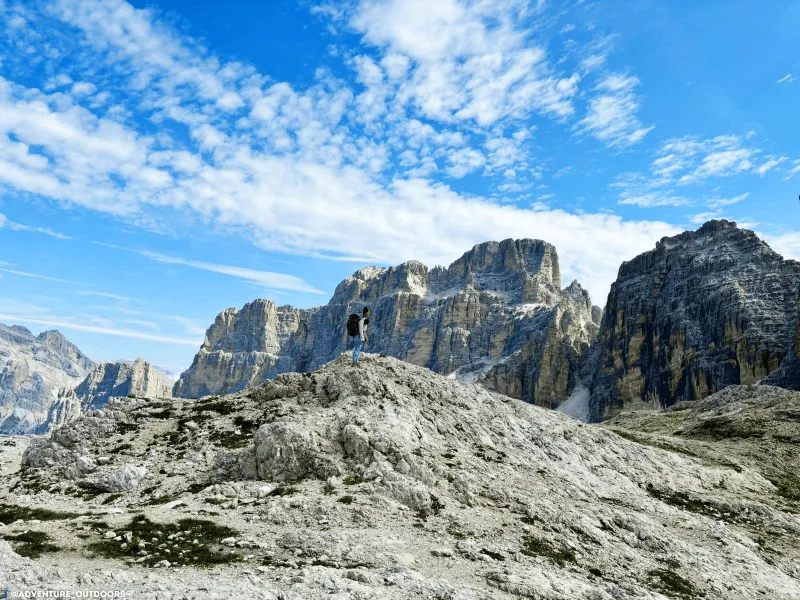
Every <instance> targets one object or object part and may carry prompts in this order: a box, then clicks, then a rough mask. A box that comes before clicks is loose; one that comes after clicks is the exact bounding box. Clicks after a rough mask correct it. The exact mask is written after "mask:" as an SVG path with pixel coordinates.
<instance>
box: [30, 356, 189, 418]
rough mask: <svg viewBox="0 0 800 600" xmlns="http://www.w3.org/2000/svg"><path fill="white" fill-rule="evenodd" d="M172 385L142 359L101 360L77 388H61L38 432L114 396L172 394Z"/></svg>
mask: <svg viewBox="0 0 800 600" xmlns="http://www.w3.org/2000/svg"><path fill="white" fill-rule="evenodd" d="M172 387H173V382H172V381H171V380H170V379H169V378H168V377H167V376H166V375H164V374H163V373H162V372H161V371H159V370H158V369H156V368H155V367H153V366H152V365H151V364H150V363H148V362H146V361H144V360H142V359H141V358H137V359H136V360H135V361H134V362H132V363H121V362H116V363H102V364H100V365H98V366H97V367H95V369H94V370H92V371H91V372H90V373H89V374H88V375H87V376H86V378H85V379H84V380H83V381H82V382H81V383H80V384H79V385H78V386H77V387H75V388H71V389H62V390H60V392H59V395H58V398H57V399H56V400H55V401H54V402H53V404H52V406H51V407H50V410H49V411H48V414H47V418H46V419H45V421H44V422H43V423H42V424H40V425H39V426H38V427H37V429H36V433H45V432H47V431H50V430H52V429H53V428H55V427H58V426H59V425H63V424H64V423H66V422H68V421H72V420H73V419H75V418H77V417H78V416H80V415H81V414H82V413H84V412H87V411H90V410H97V409H99V408H102V407H103V406H105V405H106V403H107V402H108V401H109V400H110V399H111V398H114V397H122V398H124V397H126V396H128V395H135V396H144V397H147V398H163V397H169V396H171V394H172Z"/></svg>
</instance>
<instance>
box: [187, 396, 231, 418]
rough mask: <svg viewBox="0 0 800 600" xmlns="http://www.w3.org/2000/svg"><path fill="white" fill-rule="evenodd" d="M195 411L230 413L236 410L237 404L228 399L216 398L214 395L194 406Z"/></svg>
mask: <svg viewBox="0 0 800 600" xmlns="http://www.w3.org/2000/svg"><path fill="white" fill-rule="evenodd" d="M192 410H193V411H194V412H203V411H209V412H215V413H217V414H220V415H229V414H231V413H232V412H234V411H235V410H236V405H235V404H234V403H233V402H230V401H228V400H216V398H215V397H214V396H212V397H211V398H208V400H205V401H203V402H198V403H197V404H195V405H194V406H192Z"/></svg>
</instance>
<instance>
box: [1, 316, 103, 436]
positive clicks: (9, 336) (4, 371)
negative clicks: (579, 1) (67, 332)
mask: <svg viewBox="0 0 800 600" xmlns="http://www.w3.org/2000/svg"><path fill="white" fill-rule="evenodd" d="M94 366H95V363H94V362H92V361H91V360H90V359H89V358H87V357H86V355H85V354H84V353H83V352H81V351H80V350H79V349H78V348H77V347H76V346H75V345H73V344H71V343H70V342H69V341H68V340H67V339H66V338H65V337H64V336H63V335H61V334H60V333H59V332H58V331H44V332H42V333H41V334H39V335H38V336H36V335H33V334H32V333H31V332H30V331H29V330H28V329H26V328H25V327H20V326H18V325H14V326H11V327H8V326H6V325H3V324H0V434H26V433H32V432H33V431H34V430H35V429H36V428H37V427H38V426H39V425H40V424H41V423H42V422H43V421H44V420H45V419H46V417H47V414H48V412H49V410H50V408H51V406H52V405H53V403H54V402H55V401H56V398H57V397H58V393H59V390H60V389H62V388H72V387H74V386H75V385H77V384H78V383H80V382H81V380H82V379H83V378H84V377H86V375H87V374H88V373H89V371H91V369H93V368H94Z"/></svg>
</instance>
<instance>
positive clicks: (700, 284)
mask: <svg viewBox="0 0 800 600" xmlns="http://www.w3.org/2000/svg"><path fill="white" fill-rule="evenodd" d="M799 292H800V263H797V262H795V261H793V260H785V259H784V258H783V257H781V256H780V255H779V254H778V253H776V252H775V251H773V250H772V249H771V248H770V247H769V246H768V245H767V244H766V243H765V242H763V241H762V240H761V239H759V238H758V236H757V235H756V234H755V233H753V232H752V231H749V230H746V229H741V228H739V227H737V226H736V224H735V223H733V222H730V221H710V222H708V223H706V224H705V225H703V226H702V227H700V228H699V229H698V230H696V231H687V232H684V233H681V234H679V235H676V236H673V237H667V238H664V239H662V240H661V241H659V242H658V244H656V248H655V249H654V250H651V251H649V252H645V253H644V254H641V255H639V256H637V257H636V258H634V259H633V260H630V261H627V262H625V263H623V264H622V266H621V267H620V269H619V276H618V279H617V281H616V282H615V283H614V284H613V285H612V287H611V291H610V293H609V296H608V301H607V302H606V312H605V315H604V318H603V322H602V325H601V328H600V333H599V338H598V342H597V345H598V350H597V352H598V363H597V365H596V367H595V369H594V379H593V382H592V411H593V418H594V419H597V420H601V419H603V418H607V417H611V416H613V415H615V414H617V413H618V412H619V411H621V410H623V409H625V410H627V409H639V408H650V409H652V408H663V407H667V406H671V405H672V404H674V403H675V402H678V401H681V400H697V399H700V398H703V397H705V396H707V395H709V394H712V393H714V392H716V391H717V390H720V389H722V388H724V387H726V386H728V385H734V384H748V383H755V382H757V381H760V380H762V379H764V378H766V377H767V376H768V375H770V374H771V373H772V372H774V371H776V370H777V369H778V368H779V367H780V366H781V364H782V363H783V362H784V361H786V360H794V358H793V357H795V356H796V355H797V352H798V347H797V343H796V341H795V336H796V332H797V331H798V326H800V323H798V293H799ZM798 339H800V338H798ZM784 371H785V372H787V373H788V372H789V371H788V370H784ZM791 372H795V371H791Z"/></svg>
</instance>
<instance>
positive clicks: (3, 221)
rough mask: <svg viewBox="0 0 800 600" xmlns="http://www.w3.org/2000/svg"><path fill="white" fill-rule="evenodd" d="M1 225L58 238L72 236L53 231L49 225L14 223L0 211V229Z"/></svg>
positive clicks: (14, 229) (64, 238)
mask: <svg viewBox="0 0 800 600" xmlns="http://www.w3.org/2000/svg"><path fill="white" fill-rule="evenodd" d="M3 227H8V228H9V229H11V230H12V231H32V232H34V233H43V234H44V235H49V236H50V237H54V238H57V239H59V240H71V239H72V238H71V237H70V236H68V235H64V234H63V233H58V232H57V231H53V230H52V229H50V228H49V227H34V226H31V225H23V224H22V223H16V222H14V221H11V220H9V219H8V217H6V216H5V215H4V214H2V213H0V229H2V228H3Z"/></svg>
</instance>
